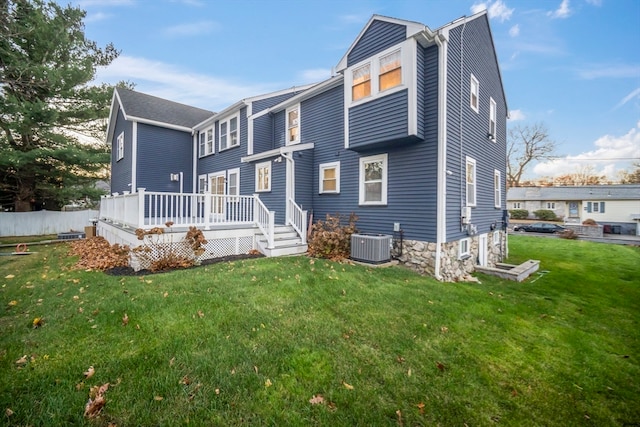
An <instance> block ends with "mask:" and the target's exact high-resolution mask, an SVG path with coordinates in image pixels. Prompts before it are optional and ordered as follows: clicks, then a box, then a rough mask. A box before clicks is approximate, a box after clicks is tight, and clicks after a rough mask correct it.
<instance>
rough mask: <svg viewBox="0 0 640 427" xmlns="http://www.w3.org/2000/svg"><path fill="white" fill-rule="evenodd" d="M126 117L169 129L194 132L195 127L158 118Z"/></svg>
mask: <svg viewBox="0 0 640 427" xmlns="http://www.w3.org/2000/svg"><path fill="white" fill-rule="evenodd" d="M123 111H124V110H123ZM125 119H126V120H130V121H135V122H139V123H144V124H146V125H153V126H158V127H163V128H167V129H174V130H181V131H183V132H189V133H191V132H193V129H192V128H190V127H186V126H179V125H174V124H171V123H165V122H159V121H157V120H150V119H145V118H143V117H136V116H125Z"/></svg>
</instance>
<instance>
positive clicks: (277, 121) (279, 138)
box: [272, 110, 304, 148]
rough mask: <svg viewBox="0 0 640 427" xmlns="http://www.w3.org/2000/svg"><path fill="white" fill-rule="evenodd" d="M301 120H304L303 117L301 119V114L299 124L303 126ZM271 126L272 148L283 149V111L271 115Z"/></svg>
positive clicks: (284, 136)
mask: <svg viewBox="0 0 640 427" xmlns="http://www.w3.org/2000/svg"><path fill="white" fill-rule="evenodd" d="M303 120H304V117H302V114H301V115H300V122H301V124H302V126H304V124H303V123H302V121H303ZM272 126H273V147H272V148H279V147H284V146H285V141H286V135H285V134H286V129H285V127H286V124H285V110H282V111H278V112H277V113H275V114H274V115H273V125H272ZM301 136H302V135H301Z"/></svg>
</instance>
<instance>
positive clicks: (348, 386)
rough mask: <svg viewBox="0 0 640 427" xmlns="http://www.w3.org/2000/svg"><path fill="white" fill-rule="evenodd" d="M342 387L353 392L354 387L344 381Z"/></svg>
mask: <svg viewBox="0 0 640 427" xmlns="http://www.w3.org/2000/svg"><path fill="white" fill-rule="evenodd" d="M342 385H343V386H344V388H346V389H347V390H353V386H352V385H351V384H347V383H345V382H344V381H342Z"/></svg>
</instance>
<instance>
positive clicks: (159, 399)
mask: <svg viewBox="0 0 640 427" xmlns="http://www.w3.org/2000/svg"><path fill="white" fill-rule="evenodd" d="M162 399H164V397H162V396H156V397H154V398H153V400H155V401H157V402H160V401H161V400H162Z"/></svg>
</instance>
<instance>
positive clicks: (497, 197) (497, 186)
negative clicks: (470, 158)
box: [493, 169, 502, 208]
mask: <svg viewBox="0 0 640 427" xmlns="http://www.w3.org/2000/svg"><path fill="white" fill-rule="evenodd" d="M496 178H498V181H497V182H496ZM496 201H497V203H496ZM493 206H494V207H496V208H501V207H502V176H501V173H500V171H499V170H498V169H494V170H493Z"/></svg>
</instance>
